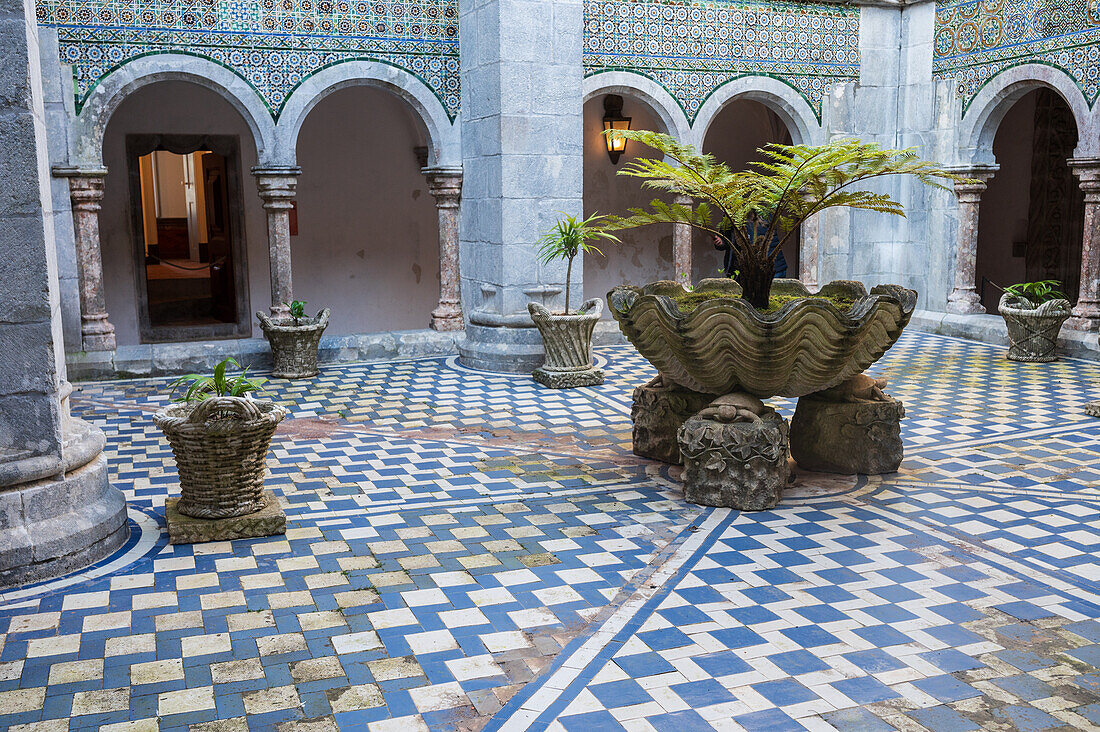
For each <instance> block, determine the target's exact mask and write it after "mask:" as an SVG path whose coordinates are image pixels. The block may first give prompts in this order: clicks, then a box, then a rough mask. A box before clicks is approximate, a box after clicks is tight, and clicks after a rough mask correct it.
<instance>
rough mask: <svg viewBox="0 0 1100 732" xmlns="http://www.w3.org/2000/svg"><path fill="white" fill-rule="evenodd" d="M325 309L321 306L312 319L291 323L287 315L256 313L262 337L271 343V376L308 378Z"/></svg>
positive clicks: (325, 321)
mask: <svg viewBox="0 0 1100 732" xmlns="http://www.w3.org/2000/svg"><path fill="white" fill-rule="evenodd" d="M328 316H329V309H328V308H325V309H324V310H322V311H321V312H320V313H318V314H317V317H316V318H299V319H298V324H297V325H295V323H294V318H291V317H289V316H285V317H281V318H272V317H269V316H267V315H265V314H264V313H256V317H257V318H259V320H260V327H261V328H263V331H264V336H265V337H266V338H267V340H268V343H270V344H271V356H272V358H273V360H274V362H275V365H274V368H272V370H271V375H272V376H274V377H276V378H278V379H308V378H309V377H311V376H316V375H317V372H318V368H317V346H318V345H319V344H320V343H321V334H322V333H324V332H325V328H327V327H328Z"/></svg>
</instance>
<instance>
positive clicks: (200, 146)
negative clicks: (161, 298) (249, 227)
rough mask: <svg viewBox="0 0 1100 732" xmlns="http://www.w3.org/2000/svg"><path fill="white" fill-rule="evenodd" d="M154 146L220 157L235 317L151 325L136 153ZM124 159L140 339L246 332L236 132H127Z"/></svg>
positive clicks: (177, 339) (226, 336)
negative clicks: (226, 320)
mask: <svg viewBox="0 0 1100 732" xmlns="http://www.w3.org/2000/svg"><path fill="white" fill-rule="evenodd" d="M155 150H165V151H167V152H172V153H175V154H177V155H188V154H190V153H193V152H198V151H199V150H209V151H211V152H216V153H218V154H219V155H222V156H223V157H224V158H225V168H226V191H227V193H228V198H229V201H228V202H227V203H228V211H227V217H228V221H229V223H230V232H229V234H230V236H229V238H230V243H229V246H230V247H231V249H232V251H233V279H234V284H235V286H236V291H237V292H236V295H237V298H236V299H237V320H236V322H234V323H218V324H216V325H171V326H164V325H153V323H152V320H151V319H150V317H149V284H148V281H147V278H146V270H145V222H144V220H143V218H142V195H141V158H142V156H144V155H148V154H149V153H151V152H153V151H155ZM126 163H127V168H128V174H129V181H130V186H129V190H130V203H129V205H130V239H131V241H133V243H134V247H133V262H134V275H135V281H136V284H137V301H138V302H137V305H138V330H139V332H140V334H141V342H142V343H175V342H185V341H205V340H228V339H232V338H250V337H252V314H251V303H250V301H249V296H248V258H247V249H248V247H247V246H246V245H245V242H246V241H247V238H246V236H245V225H244V206H243V205H242V202H243V200H244V196H243V191H242V190H241V163H240V141H239V139H238V137H237V136H236V135H127V136H126Z"/></svg>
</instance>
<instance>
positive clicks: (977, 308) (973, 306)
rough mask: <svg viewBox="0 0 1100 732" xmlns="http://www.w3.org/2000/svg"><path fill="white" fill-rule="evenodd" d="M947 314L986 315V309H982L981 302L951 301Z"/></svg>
mask: <svg viewBox="0 0 1100 732" xmlns="http://www.w3.org/2000/svg"><path fill="white" fill-rule="evenodd" d="M947 312H949V313H951V314H952V315H985V314H986V312H985V308H984V307H982V304H981V303H980V302H971V301H969V300H959V301H955V300H949V301H948V303H947Z"/></svg>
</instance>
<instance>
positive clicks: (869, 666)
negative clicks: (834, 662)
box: [844, 648, 905, 674]
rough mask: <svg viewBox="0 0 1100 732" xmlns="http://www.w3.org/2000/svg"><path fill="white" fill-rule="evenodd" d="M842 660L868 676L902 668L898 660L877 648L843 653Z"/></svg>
mask: <svg viewBox="0 0 1100 732" xmlns="http://www.w3.org/2000/svg"><path fill="white" fill-rule="evenodd" d="M844 660H846V661H849V662H851V663H853V664H855V665H856V666H859V668H860V669H861V670H863V671H866V672H867V673H869V674H878V673H882V672H883V671H894V670H896V669H899V668H903V667H904V666H905V664H903V663H902V662H901V661H899V660H898V659H896V658H894V657H893V656H891V655H890V654H889V653H887V652H885V651H880V650H878V649H877V648H876V649H871V650H869V651H854V652H852V653H845V654H844Z"/></svg>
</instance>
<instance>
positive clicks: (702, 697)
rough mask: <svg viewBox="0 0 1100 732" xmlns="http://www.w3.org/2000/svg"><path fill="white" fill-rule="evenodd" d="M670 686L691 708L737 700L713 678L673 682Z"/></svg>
mask: <svg viewBox="0 0 1100 732" xmlns="http://www.w3.org/2000/svg"><path fill="white" fill-rule="evenodd" d="M670 688H671V689H672V690H673V691H674V692H676V695H677V696H679V697H680V698H681V699H683V700H684V701H685V702H687V703H688V704H689V705H690V706H691V707H692V708H693V709H698V708H700V707H708V706H712V705H714V704H725V703H726V702H731V701H736V700H737V697H735V696H734V695H733V694H731V693H730V692H729V690H728V689H726V687H724V686H722V685H721V684H719V683H718V682H717V681H715V680H714V679H704V680H702V681H689V682H687V683H684V684H673V685H672V686H671V687H670Z"/></svg>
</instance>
